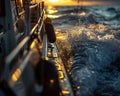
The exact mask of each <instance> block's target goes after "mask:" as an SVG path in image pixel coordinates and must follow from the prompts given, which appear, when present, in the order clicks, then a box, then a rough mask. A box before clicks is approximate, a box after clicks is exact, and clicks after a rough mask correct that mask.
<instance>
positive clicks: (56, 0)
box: [49, 0, 59, 2]
mask: <svg viewBox="0 0 120 96" xmlns="http://www.w3.org/2000/svg"><path fill="white" fill-rule="evenodd" d="M49 2H59V0H49Z"/></svg>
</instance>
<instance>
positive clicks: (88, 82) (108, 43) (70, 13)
mask: <svg viewBox="0 0 120 96" xmlns="http://www.w3.org/2000/svg"><path fill="white" fill-rule="evenodd" d="M54 10H57V11H56V12H55V13H54V12H53V13H52V14H50V15H49V16H51V17H53V24H54V25H55V27H56V28H57V29H61V30H62V31H63V32H66V34H67V36H68V38H67V39H66V40H65V41H62V43H63V42H64V49H66V50H67V49H68V50H67V51H71V52H72V55H71V57H70V58H72V59H71V61H70V62H72V63H70V64H68V66H69V70H70V76H71V80H72V85H73V87H74V91H75V94H76V96H120V7H119V6H93V7H84V13H81V10H78V9H77V7H56V8H54ZM77 12H78V13H77ZM68 46H69V48H68ZM70 58H69V59H67V60H68V61H69V60H70Z"/></svg>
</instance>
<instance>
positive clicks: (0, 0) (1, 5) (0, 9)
mask: <svg viewBox="0 0 120 96" xmlns="http://www.w3.org/2000/svg"><path fill="white" fill-rule="evenodd" d="M4 16H5V1H4V0H0V17H4Z"/></svg>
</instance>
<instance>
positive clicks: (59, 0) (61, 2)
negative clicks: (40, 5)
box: [36, 0, 120, 6]
mask: <svg viewBox="0 0 120 96" xmlns="http://www.w3.org/2000/svg"><path fill="white" fill-rule="evenodd" d="M36 1H45V4H46V5H53V6H54V5H55V6H65V5H67V6H73V5H78V3H77V2H75V1H73V0H56V2H50V1H51V0H36ZM54 1H55V0H54ZM79 1H83V2H79V5H85V6H91V5H106V4H107V5H109V4H110V5H111V4H112V5H113V4H114V3H115V2H114V3H113V2H112V3H111V2H107V1H109V0H79ZM119 3H120V2H119Z"/></svg>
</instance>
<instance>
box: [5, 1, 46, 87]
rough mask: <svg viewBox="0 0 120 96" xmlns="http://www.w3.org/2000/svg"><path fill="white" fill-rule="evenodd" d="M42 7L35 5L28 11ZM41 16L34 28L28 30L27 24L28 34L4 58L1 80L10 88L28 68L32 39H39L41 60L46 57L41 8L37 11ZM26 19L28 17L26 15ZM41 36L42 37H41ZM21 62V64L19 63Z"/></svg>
mask: <svg viewBox="0 0 120 96" xmlns="http://www.w3.org/2000/svg"><path fill="white" fill-rule="evenodd" d="M40 4H41V5H43V2H42V3H39V4H35V5H34V6H33V5H32V7H29V10H27V11H30V9H32V8H35V7H36V6H38V5H40ZM39 12H40V13H39V14H41V15H40V17H39V18H38V20H37V23H36V24H35V26H34V27H33V28H32V29H31V30H30V29H29V28H30V27H29V25H30V24H27V31H29V30H30V31H29V33H28V34H27V35H26V36H25V37H24V38H23V39H22V40H21V41H20V43H19V44H18V45H17V46H16V48H15V49H13V51H12V52H11V53H10V54H9V55H8V56H7V57H6V60H5V71H4V75H3V79H5V80H6V81H7V82H8V84H9V85H10V87H12V86H14V85H15V83H16V82H17V80H18V79H19V78H20V77H21V75H22V72H23V71H24V70H25V68H26V66H29V63H28V62H29V59H30V57H31V56H32V53H33V52H32V51H31V50H30V45H31V43H32V42H33V41H34V39H39V40H38V41H40V42H41V44H42V45H41V46H42V58H43V59H45V58H46V56H47V35H46V33H45V30H44V8H43V6H42V7H41V8H40V11H39ZM24 13H25V14H26V13H27V12H26V10H25V12H22V13H20V14H21V15H23V14H24ZM26 15H27V16H28V18H30V15H28V14H26ZM28 20H29V21H27V23H28V22H29V23H30V19H28ZM41 34H42V35H41ZM20 61H22V62H20Z"/></svg>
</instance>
